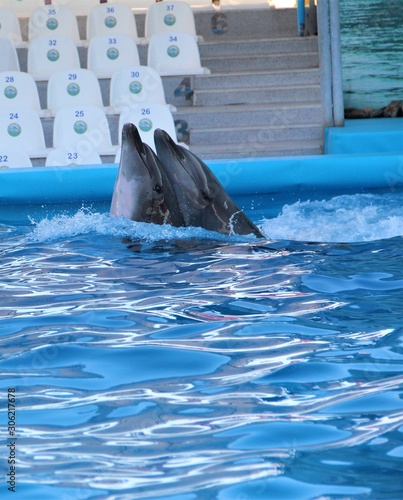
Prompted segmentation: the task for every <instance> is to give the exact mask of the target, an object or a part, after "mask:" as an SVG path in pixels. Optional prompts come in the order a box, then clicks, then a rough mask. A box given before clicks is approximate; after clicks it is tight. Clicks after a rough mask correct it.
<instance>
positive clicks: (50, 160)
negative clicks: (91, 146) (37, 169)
mask: <svg viewBox="0 0 403 500" xmlns="http://www.w3.org/2000/svg"><path fill="white" fill-rule="evenodd" d="M100 163H102V160H101V157H100V156H99V154H98V153H97V152H96V151H94V150H92V151H87V152H84V153H83V152H82V153H79V152H78V151H77V149H73V148H57V149H53V150H52V151H51V152H50V153H49V154H48V156H47V158H46V163H45V165H46V166H47V167H65V166H70V165H98V164H100Z"/></svg>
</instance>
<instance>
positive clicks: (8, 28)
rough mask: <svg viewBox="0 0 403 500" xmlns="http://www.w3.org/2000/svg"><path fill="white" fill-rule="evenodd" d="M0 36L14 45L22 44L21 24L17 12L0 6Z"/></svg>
mask: <svg viewBox="0 0 403 500" xmlns="http://www.w3.org/2000/svg"><path fill="white" fill-rule="evenodd" d="M0 38H5V39H6V40H10V42H11V43H12V44H13V45H15V46H18V45H21V44H22V36H21V26H20V22H19V21H18V17H17V14H16V13H15V12H14V11H13V10H12V9H8V8H7V7H0Z"/></svg>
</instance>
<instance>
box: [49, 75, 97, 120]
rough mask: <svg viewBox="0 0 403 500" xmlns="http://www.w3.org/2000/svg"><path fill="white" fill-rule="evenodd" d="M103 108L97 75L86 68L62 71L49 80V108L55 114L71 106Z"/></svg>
mask: <svg viewBox="0 0 403 500" xmlns="http://www.w3.org/2000/svg"><path fill="white" fill-rule="evenodd" d="M84 104H85V105H88V106H96V107H98V108H103V102H102V94H101V88H100V86H99V81H98V78H97V77H96V76H95V74H94V73H93V72H92V71H90V70H88V69H84V68H75V69H62V70H61V71H57V72H56V73H53V74H52V75H51V76H50V78H49V83H48V91H47V106H48V109H49V110H50V111H51V112H52V113H53V114H54V113H56V112H57V111H58V110H59V109H62V108H66V107H71V106H75V107H77V106H81V105H84Z"/></svg>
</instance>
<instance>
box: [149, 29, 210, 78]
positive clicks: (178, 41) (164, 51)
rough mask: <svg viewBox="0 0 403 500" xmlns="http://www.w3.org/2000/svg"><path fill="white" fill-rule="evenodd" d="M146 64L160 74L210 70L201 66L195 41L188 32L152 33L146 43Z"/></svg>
mask: <svg viewBox="0 0 403 500" xmlns="http://www.w3.org/2000/svg"><path fill="white" fill-rule="evenodd" d="M148 66H151V67H152V68H154V69H155V70H156V71H157V72H158V73H159V74H160V75H161V76H174V75H201V74H208V73H210V70H208V69H207V68H203V67H202V66H201V63H200V53H199V48H198V46H197V41H196V39H195V38H194V36H193V35H190V34H189V33H179V32H175V33H174V32H172V33H157V34H155V35H153V36H152V37H151V40H150V43H149V45H148Z"/></svg>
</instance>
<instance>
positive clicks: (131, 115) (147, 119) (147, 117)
mask: <svg viewBox="0 0 403 500" xmlns="http://www.w3.org/2000/svg"><path fill="white" fill-rule="evenodd" d="M125 123H133V124H134V125H136V127H137V128H138V131H139V133H140V137H141V139H142V141H143V142H145V143H146V144H148V145H149V146H150V147H151V148H153V150H154V151H155V143H154V130H155V129H157V128H161V129H163V130H166V132H168V134H169V135H170V136H171V137H172V138H173V139H174V140H176V128H175V123H174V119H173V116H172V113H171V111H170V109H169V108H168V106H166V105H164V104H159V103H154V102H146V103H143V104H142V105H137V106H132V107H130V108H126V109H125V110H124V111H123V112H122V113H121V115H120V117H119V135H118V137H119V144H120V141H121V138H122V137H121V136H122V129H123V125H124V124H125Z"/></svg>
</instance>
